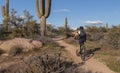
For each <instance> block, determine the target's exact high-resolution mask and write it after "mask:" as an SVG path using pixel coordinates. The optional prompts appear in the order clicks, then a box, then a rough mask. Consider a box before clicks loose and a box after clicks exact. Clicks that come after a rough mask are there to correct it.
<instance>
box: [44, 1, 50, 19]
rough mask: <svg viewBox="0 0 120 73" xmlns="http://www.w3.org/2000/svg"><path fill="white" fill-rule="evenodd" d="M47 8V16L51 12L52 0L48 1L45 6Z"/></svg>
mask: <svg viewBox="0 0 120 73" xmlns="http://www.w3.org/2000/svg"><path fill="white" fill-rule="evenodd" d="M45 7H46V8H45V15H44V16H45V17H46V18H47V17H48V16H49V14H50V10H51V9H50V8H51V0H47V1H46V6H45Z"/></svg>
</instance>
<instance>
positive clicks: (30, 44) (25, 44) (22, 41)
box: [0, 38, 42, 52]
mask: <svg viewBox="0 0 120 73" xmlns="http://www.w3.org/2000/svg"><path fill="white" fill-rule="evenodd" d="M14 46H21V47H22V48H23V51H29V50H32V49H33V48H40V47H42V43H41V42H40V41H37V40H31V39H26V38H14V39H11V40H7V41H4V42H3V43H2V44H1V45H0V48H1V49H2V50H3V51H6V52H8V51H9V50H10V49H11V48H12V47H14Z"/></svg>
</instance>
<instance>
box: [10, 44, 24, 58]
mask: <svg viewBox="0 0 120 73" xmlns="http://www.w3.org/2000/svg"><path fill="white" fill-rule="evenodd" d="M22 50H23V48H22V47H21V46H19V45H17V46H13V47H12V48H10V51H9V54H10V55H12V56H15V55H17V54H20V53H22Z"/></svg>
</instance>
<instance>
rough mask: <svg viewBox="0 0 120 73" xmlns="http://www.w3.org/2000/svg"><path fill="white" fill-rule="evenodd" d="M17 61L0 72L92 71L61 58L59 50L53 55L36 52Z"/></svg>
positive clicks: (51, 72) (70, 72)
mask: <svg viewBox="0 0 120 73" xmlns="http://www.w3.org/2000/svg"><path fill="white" fill-rule="evenodd" d="M18 63H19V64H18ZM18 63H16V64H14V65H12V66H10V67H8V68H4V69H0V73H92V72H90V71H87V72H86V71H85V70H84V69H82V68H80V66H79V65H77V64H74V62H73V61H68V60H67V59H61V53H60V52H59V53H55V54H54V55H53V56H51V55H49V54H46V53H41V54H36V55H33V56H30V57H27V58H23V59H21V60H20V62H18Z"/></svg>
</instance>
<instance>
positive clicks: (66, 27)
mask: <svg viewBox="0 0 120 73" xmlns="http://www.w3.org/2000/svg"><path fill="white" fill-rule="evenodd" d="M65 32H66V33H65V34H66V38H68V19H67V17H66V18H65Z"/></svg>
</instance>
